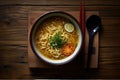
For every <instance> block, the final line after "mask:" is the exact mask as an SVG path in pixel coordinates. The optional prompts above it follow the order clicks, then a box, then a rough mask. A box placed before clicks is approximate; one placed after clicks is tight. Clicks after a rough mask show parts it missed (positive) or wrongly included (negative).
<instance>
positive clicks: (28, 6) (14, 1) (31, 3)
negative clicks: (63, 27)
mask: <svg viewBox="0 0 120 80" xmlns="http://www.w3.org/2000/svg"><path fill="white" fill-rule="evenodd" d="M81 1H82V0H0V78H1V79H2V78H19V79H21V78H27V79H30V78H120V33H119V31H120V1H119V0H85V1H84V2H85V9H86V11H99V15H100V17H101V19H102V25H103V29H102V31H101V33H100V55H99V68H98V69H96V70H90V71H85V70H84V69H82V68H80V69H79V70H76V69H71V68H68V69H66V70H65V69H63V68H61V69H37V70H31V69H29V67H28V51H27V34H28V29H27V27H28V12H30V11H31V10H32V11H42V10H43V11H44V10H51V11H52V10H64V11H66V10H70V11H77V10H80V2H81ZM70 67H71V66H70Z"/></svg>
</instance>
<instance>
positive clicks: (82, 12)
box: [80, 2, 89, 69]
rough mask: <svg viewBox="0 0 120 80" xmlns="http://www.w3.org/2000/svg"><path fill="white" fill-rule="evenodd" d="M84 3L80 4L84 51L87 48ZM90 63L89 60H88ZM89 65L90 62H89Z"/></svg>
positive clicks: (87, 66)
mask: <svg viewBox="0 0 120 80" xmlns="http://www.w3.org/2000/svg"><path fill="white" fill-rule="evenodd" d="M84 6H85V5H84V2H81V3H80V23H81V29H82V33H83V44H82V47H83V49H84V47H85V44H84V43H85V8H84ZM87 61H88V60H87ZM87 63H88V62H87ZM86 68H87V69H88V68H89V65H88V64H87V65H86Z"/></svg>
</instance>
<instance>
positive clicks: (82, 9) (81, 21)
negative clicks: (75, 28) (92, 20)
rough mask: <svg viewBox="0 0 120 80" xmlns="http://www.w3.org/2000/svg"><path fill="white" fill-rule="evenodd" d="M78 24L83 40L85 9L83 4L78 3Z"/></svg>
mask: <svg viewBox="0 0 120 80" xmlns="http://www.w3.org/2000/svg"><path fill="white" fill-rule="evenodd" d="M80 23H81V28H82V33H83V39H84V32H85V8H84V2H81V3H80ZM83 41H84V40H83ZM83 47H84V46H83Z"/></svg>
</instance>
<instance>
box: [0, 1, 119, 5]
mask: <svg viewBox="0 0 120 80" xmlns="http://www.w3.org/2000/svg"><path fill="white" fill-rule="evenodd" d="M81 1H83V0H79V1H78V0H70V1H68V0H57V1H56V0H10V1H9V0H5V1H4V0H1V1H0V5H10V4H12V5H13V4H15V5H80V2H81ZM84 2H85V4H86V5H119V4H120V1H119V0H114V1H113V0H92V1H91V0H85V1H84Z"/></svg>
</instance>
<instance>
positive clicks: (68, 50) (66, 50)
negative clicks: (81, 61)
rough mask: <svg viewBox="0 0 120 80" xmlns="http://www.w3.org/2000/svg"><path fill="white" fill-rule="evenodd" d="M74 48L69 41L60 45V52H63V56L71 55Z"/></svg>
mask: <svg viewBox="0 0 120 80" xmlns="http://www.w3.org/2000/svg"><path fill="white" fill-rule="evenodd" d="M74 50H75V46H74V45H73V44H71V43H68V44H64V45H63V47H62V54H64V55H65V56H69V55H71V54H72V53H73V52H74Z"/></svg>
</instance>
